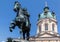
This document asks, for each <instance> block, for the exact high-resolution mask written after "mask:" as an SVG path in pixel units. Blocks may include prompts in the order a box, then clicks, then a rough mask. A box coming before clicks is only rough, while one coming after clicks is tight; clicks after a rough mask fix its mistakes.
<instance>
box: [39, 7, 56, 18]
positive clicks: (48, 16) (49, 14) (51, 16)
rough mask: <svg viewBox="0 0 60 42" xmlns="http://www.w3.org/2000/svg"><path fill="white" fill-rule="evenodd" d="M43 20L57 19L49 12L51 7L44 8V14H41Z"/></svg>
mask: <svg viewBox="0 0 60 42" xmlns="http://www.w3.org/2000/svg"><path fill="white" fill-rule="evenodd" d="M43 18H53V19H56V16H55V13H54V12H50V11H49V7H45V8H44V12H43V13H42V14H39V19H43Z"/></svg>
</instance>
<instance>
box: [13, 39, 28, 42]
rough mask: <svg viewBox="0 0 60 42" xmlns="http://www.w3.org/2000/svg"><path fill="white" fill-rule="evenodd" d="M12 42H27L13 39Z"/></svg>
mask: <svg viewBox="0 0 60 42" xmlns="http://www.w3.org/2000/svg"><path fill="white" fill-rule="evenodd" d="M12 42H29V41H27V40H23V39H13V40H12Z"/></svg>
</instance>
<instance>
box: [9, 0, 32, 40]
mask: <svg viewBox="0 0 60 42" xmlns="http://www.w3.org/2000/svg"><path fill="white" fill-rule="evenodd" d="M13 10H14V11H15V12H16V17H15V19H14V20H12V21H11V23H10V27H9V29H10V32H12V31H13V29H15V26H18V28H19V29H20V33H22V35H23V39H24V40H25V39H27V40H29V37H30V28H31V24H30V20H29V17H30V15H29V13H28V12H27V9H26V8H21V4H20V3H19V2H18V1H15V3H14V9H13ZM25 35H26V37H25Z"/></svg>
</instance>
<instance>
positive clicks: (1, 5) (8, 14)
mask: <svg viewBox="0 0 60 42" xmlns="http://www.w3.org/2000/svg"><path fill="white" fill-rule="evenodd" d="M15 1H19V2H20V3H21V5H22V7H23V8H24V7H25V8H27V10H28V12H29V13H30V21H31V25H32V26H31V32H30V34H31V36H32V35H35V34H36V29H37V25H36V24H37V19H38V14H39V13H42V12H43V8H44V7H45V2H46V1H47V3H48V6H49V8H50V11H54V12H55V13H56V17H57V25H58V33H59V34H60V6H59V5H60V1H59V0H0V42H1V41H3V40H6V39H7V38H8V37H12V38H17V37H19V36H20V34H19V29H18V28H17V27H16V28H15V29H14V30H13V32H12V33H11V32H10V31H9V25H10V22H11V20H13V19H14V18H15V16H16V13H15V12H14V11H13V8H14V2H15Z"/></svg>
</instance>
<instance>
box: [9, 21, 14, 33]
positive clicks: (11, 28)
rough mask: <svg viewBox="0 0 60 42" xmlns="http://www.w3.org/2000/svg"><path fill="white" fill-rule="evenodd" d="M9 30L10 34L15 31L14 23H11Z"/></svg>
mask: <svg viewBox="0 0 60 42" xmlns="http://www.w3.org/2000/svg"><path fill="white" fill-rule="evenodd" d="M9 29H10V32H12V30H13V29H15V22H14V21H12V22H11V24H10V27H9Z"/></svg>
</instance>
